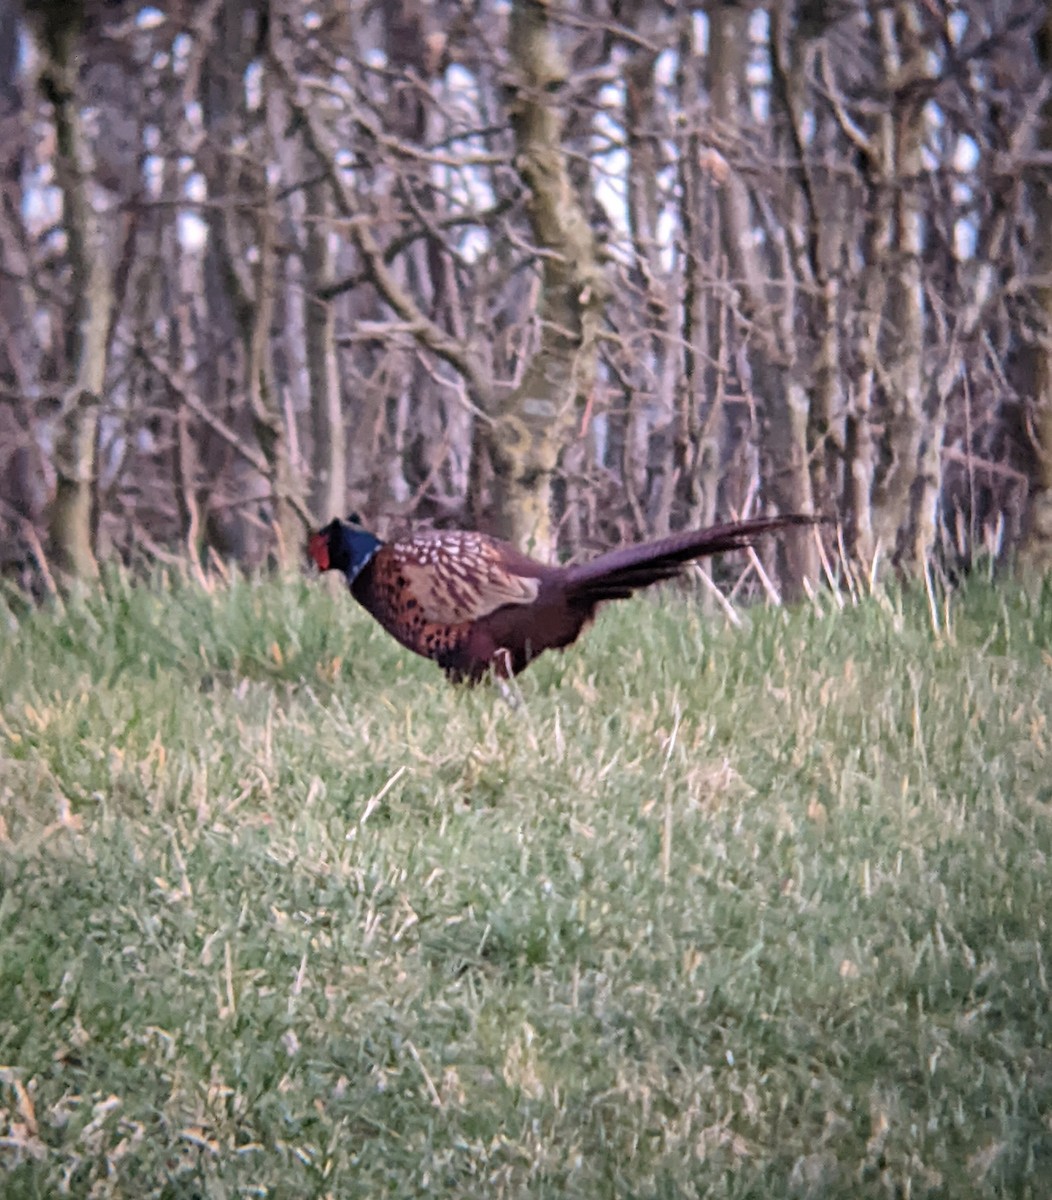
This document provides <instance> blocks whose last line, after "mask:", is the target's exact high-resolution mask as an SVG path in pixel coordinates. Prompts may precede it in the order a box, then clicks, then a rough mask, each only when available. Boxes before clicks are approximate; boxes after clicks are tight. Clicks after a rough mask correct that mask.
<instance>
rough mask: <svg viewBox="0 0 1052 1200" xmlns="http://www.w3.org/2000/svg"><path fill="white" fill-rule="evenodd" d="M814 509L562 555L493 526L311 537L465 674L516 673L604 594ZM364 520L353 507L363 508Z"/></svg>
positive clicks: (393, 619) (360, 589) (404, 634)
mask: <svg viewBox="0 0 1052 1200" xmlns="http://www.w3.org/2000/svg"><path fill="white" fill-rule="evenodd" d="M819 519H820V518H815V517H808V516H782V517H758V518H756V519H755V520H751V521H735V522H731V523H729V524H726V525H713V526H712V527H711V528H709V529H696V530H691V531H689V532H685V533H676V534H673V535H672V536H671V537H667V538H662V539H661V540H660V541H656V542H644V543H641V544H639V545H635V546H625V547H623V548H622V549H620V550H612V551H610V553H608V554H602V555H600V556H599V557H598V558H595V559H592V561H591V562H586V563H580V564H578V565H576V566H568V567H552V566H546V565H545V564H544V563H540V562H536V561H534V560H533V559H532V558H528V557H527V556H526V555H525V554H521V553H520V552H519V551H518V550H516V549H515V548H514V547H513V546H510V545H509V544H508V543H507V542H502V541H498V540H497V539H496V538H491V537H487V536H486V535H485V534H482V533H463V532H436V533H431V532H428V533H414V534H412V535H411V536H410V537H407V538H403V539H401V540H399V541H396V542H383V541H381V540H380V539H379V538H378V537H377V536H376V535H375V534H372V533H369V532H368V531H367V530H365V529H363V528H362V527H361V526H360V525H358V524H357V523H356V522H354V523H349V522H346V521H332V522H330V523H329V524H328V525H326V526H325V528H324V529H321V530H319V531H318V532H317V533H315V534H314V535H313V536H312V537H311V539H310V542H309V544H308V550H309V553H310V556H311V557H312V558H313V559H314V561H315V563H317V565H318V567H319V568H320V569H321V570H322V571H342V572H343V573H344V575H345V576H346V577H347V583H348V585H349V587H350V589H351V595H352V596H354V598H355V599H356V600H357V601H358V603H359V604H361V605H362V607H363V608H365V609H366V610H367V611H368V612H369V613H371V614H372V616H374V617H375V618H376V620H377V621H379V622H380V624H381V625H382V626H383V627H384V629H386V630H387V632H388V633H390V634H391V635H392V636H394V637H395V638H397V639H398V641H400V642H401V643H402V645H403V646H405V647H406V648H407V649H409V650H412V651H414V652H415V653H416V654H421V655H423V657H424V658H430V659H432V660H433V661H435V662H436V663H438V665H439V666H440V667H442V669H443V670H444V671H445V672H446V674H447V675H448V676H449V678H450V679H451V680H453V681H454V682H463V681H467V682H470V683H477V682H478V681H479V680H480V679H482V678H483V676H485V675H486V674H487V673H488V672H489V671H493V672H494V674H495V675H497V676H498V677H500V678H509V677H510V676H512V675H517V674H518V673H519V672H520V671H522V670H523V669H524V668H525V667H527V666H528V665H529V664H530V663H531V662H532V661H533V660H534V659H535V658H536V657H537V656H538V655H539V654H543V653H544V651H545V650H554V649H558V648H561V647H563V646H569V645H570V643H571V642H573V641H575V640H576V638H577V636H578V634H580V632H581V630H582V629H583V628H584V627H585V625H587V624H588V622H589V621H590V620H591V619H592V617H593V616H594V615H595V610H596V607H597V606H598V605H599V604H601V603H602V602H603V601H604V600H623V599H625V598H626V597H628V596H631V595H632V593H633V592H634V591H636V590H637V589H638V588H644V587H648V586H649V585H650V584H652V583H657V582H658V581H659V580H662V579H671V578H672V577H673V576H675V575H678V574H679V573H680V572H681V571H682V569H683V567H684V565H685V564H686V563H688V562H690V561H691V560H692V559H696V558H703V557H705V556H706V555H709V554H719V553H720V552H721V551H724V550H740V549H743V548H744V547H746V546H750V545H752V543H753V542H755V541H756V539H757V538H759V537H760V536H761V535H763V534H765V533H771V532H774V531H776V530H779V529H786V528H788V527H789V526H792V525H811V524H814V523H815V522H816V520H819ZM352 522H353V518H352Z"/></svg>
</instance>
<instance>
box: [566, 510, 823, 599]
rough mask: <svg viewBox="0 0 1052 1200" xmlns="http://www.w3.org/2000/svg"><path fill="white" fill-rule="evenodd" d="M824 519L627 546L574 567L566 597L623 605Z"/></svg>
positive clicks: (744, 525)
mask: <svg viewBox="0 0 1052 1200" xmlns="http://www.w3.org/2000/svg"><path fill="white" fill-rule="evenodd" d="M821 519H822V518H820V517H810V516H803V515H800V514H794V515H791V516H782V517H757V518H755V519H754V520H751V521H732V522H728V523H727V524H725V525H712V526H710V527H709V528H708V529H694V530H690V531H688V532H684V533H676V534H673V535H672V536H671V537H667V538H662V539H661V540H660V541H657V542H644V543H642V544H641V545H638V546H625V547H624V548H623V549H621V550H612V551H611V552H610V553H609V554H602V555H600V556H599V558H594V559H592V560H591V562H586V563H581V564H580V565H579V566H574V567H570V568H569V570H568V572H567V575H566V580H565V583H566V590H567V595H568V597H570V598H572V599H574V600H576V601H578V602H582V603H586V604H590V603H598V602H599V601H601V600H623V599H625V598H626V597H628V596H631V595H632V593H633V592H634V591H636V590H638V589H639V588H644V587H648V586H649V585H650V584H652V583H658V582H659V581H660V580H662V579H671V578H672V577H673V576H675V575H678V574H680V572H681V571H682V569H683V566H684V564H685V563H688V562H691V561H693V560H694V559H696V558H706V557H707V556H708V555H710V554H721V553H722V552H723V551H725V550H743V549H745V547H747V546H751V545H752V544H753V542H755V541H756V540H757V539H758V538H760V537H762V536H763V535H764V534H766V533H772V532H774V531H775V530H779V529H787V528H789V527H791V526H800V525H814V524H816V523H817V522H818V521H820V520H821Z"/></svg>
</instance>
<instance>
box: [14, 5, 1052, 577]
mask: <svg viewBox="0 0 1052 1200" xmlns="http://www.w3.org/2000/svg"><path fill="white" fill-rule="evenodd" d="M1050 89H1052V8H1050V7H1049V6H1048V5H1046V4H1042V3H1037V2H1036V0H959V2H951V0H796V2H793V0H785V2H782V3H778V2H774V3H767V4H764V3H716V2H709V3H704V4H702V3H696V2H690V0H569V2H566V3H559V2H556V0H512V2H510V3H509V2H507V0H504V2H499V0H430V2H429V0H387V2H383V3H381V2H377V0H339V2H330V0H314V2H310V3H304V2H302V0H275V2H273V3H265V2H263V0H202V2H196V0H195V2H193V3H190V2H182V3H180V2H178V0H173V2H172V3H157V4H148V5H144V4H142V3H123V2H120V0H36V2H33V3H18V2H17V0H0V566H2V569H3V571H4V572H5V573H6V574H8V575H14V576H15V577H17V578H18V579H20V580H21V581H23V582H24V583H26V584H28V585H30V586H32V587H33V588H34V589H35V590H38V591H47V590H52V589H58V588H60V587H61V586H62V584H63V581H64V580H66V579H69V578H71V577H73V578H77V577H79V578H84V579H90V578H92V577H94V576H95V575H96V574H97V573H98V572H99V570H100V566H102V565H104V564H106V563H107V562H109V561H113V560H119V561H123V562H125V563H131V564H133V565H142V564H148V563H150V562H156V561H160V562H170V561H177V562H181V563H188V564H189V565H190V567H191V569H192V570H193V571H194V572H196V573H199V574H200V573H202V572H205V571H207V570H208V569H209V566H210V564H212V563H215V562H226V561H234V562H237V563H239V564H243V565H244V566H246V567H253V566H257V565H261V564H267V563H277V564H279V565H280V564H286V565H295V564H297V563H298V562H300V561H301V559H302V554H303V544H304V541H305V537H306V534H307V531H308V529H309V528H310V527H311V526H312V525H315V524H318V523H321V522H324V521H326V520H328V519H329V518H331V517H332V516H334V515H344V514H346V513H347V512H348V511H350V510H352V509H354V510H357V511H359V512H361V513H363V514H365V515H366V518H367V519H368V520H369V521H370V523H371V524H372V525H373V527H375V528H377V529H379V530H380V532H387V531H389V530H392V529H398V528H402V527H406V526H408V525H417V524H419V525H424V526H427V525H431V526H435V527H444V526H458V527H471V528H479V529H483V530H486V531H488V532H491V533H495V534H498V535H501V536H504V537H506V538H508V539H509V540H511V541H513V542H514V543H516V544H518V545H520V546H522V547H524V548H527V549H531V550H532V551H533V552H534V553H535V554H536V555H538V556H540V557H543V558H554V557H569V556H573V555H575V554H578V553H584V552H591V551H595V550H597V549H601V548H605V547H607V546H609V545H612V544H616V543H618V542H620V541H623V540H628V539H639V538H644V537H649V536H660V535H662V534H664V533H666V532H668V531H670V530H675V529H679V528H683V527H687V526H691V525H702V524H705V523H709V522H712V521H714V520H719V519H730V518H734V517H738V516H747V515H752V514H756V513H761V512H789V511H796V512H805V513H809V512H821V513H824V514H827V515H830V516H832V517H835V518H836V520H837V525H836V526H835V532H834V531H833V529H832V528H831V529H830V532H829V534H828V537H827V539H826V546H825V547H824V548H823V547H822V546H820V545H819V544H818V543H817V541H816V539H815V538H814V537H813V535H811V534H806V535H804V534H799V535H795V534H794V535H792V536H788V537H787V538H786V539H784V544H783V545H782V546H781V548H780V551H779V554H780V559H779V561H778V562H777V563H775V564H772V571H773V572H774V573H775V577H776V578H777V580H778V581H779V583H780V585H781V587H782V588H783V589H784V591H785V593H786V594H787V595H792V594H794V593H796V594H798V593H799V592H800V591H801V590H803V589H806V588H807V586H808V584H809V581H811V580H814V579H817V578H820V577H821V575H822V572H823V565H822V563H821V561H820V560H821V559H822V558H823V556H825V554H826V550H828V551H829V555H828V557H829V558H830V559H831V560H832V561H834V563H840V564H844V565H846V567H847V569H851V568H852V567H854V568H856V569H857V570H858V571H859V572H861V573H862V574H863V575H864V576H866V577H868V578H872V577H874V576H875V575H877V574H879V573H881V572H883V571H886V570H888V571H890V570H897V571H898V572H900V573H902V574H905V575H907V576H908V575H910V574H913V573H918V572H921V573H923V572H924V571H926V570H928V569H929V568H936V569H940V570H945V571H947V572H948V573H950V574H955V573H957V572H960V571H966V570H968V569H969V567H970V566H971V565H972V564H973V563H974V562H975V560H976V559H977V558H978V557H993V558H994V559H998V560H1002V559H1003V560H1012V561H1022V562H1023V563H1025V564H1028V565H1032V566H1036V567H1039V568H1040V567H1043V566H1044V565H1046V564H1047V563H1048V561H1049V559H1050V557H1052V359H1050V353H1052V347H1050V341H1049V323H1050V319H1052V274H1050V271H1052V195H1050V192H1049V187H1048V180H1049V163H1050V157H1049V156H1050V153H1052V90H1050Z"/></svg>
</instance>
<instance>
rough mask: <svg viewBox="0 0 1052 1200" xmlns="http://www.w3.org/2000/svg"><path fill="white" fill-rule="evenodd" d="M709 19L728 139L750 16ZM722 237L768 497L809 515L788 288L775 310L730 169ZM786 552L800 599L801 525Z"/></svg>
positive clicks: (804, 538) (806, 538) (716, 92)
mask: <svg viewBox="0 0 1052 1200" xmlns="http://www.w3.org/2000/svg"><path fill="white" fill-rule="evenodd" d="M710 20H711V34H710V38H711V42H710V44H711V59H712V85H711V91H712V103H713V113H714V115H715V117H716V119H717V121H718V122H719V123H720V126H721V128H722V129H723V130H724V131H725V136H726V137H727V138H728V141H729V142H732V143H733V142H734V141H735V140H736V139H737V137H738V135H739V132H740V127H741V120H742V113H743V109H744V104H743V98H742V94H741V92H742V86H743V83H744V80H745V77H746V63H747V55H748V47H749V20H750V13H749V11H748V10H747V9H745V8H739V7H737V6H735V7H733V8H728V7H720V8H718V9H716V10H714V11H713V12H712V14H711V17H710ZM719 200H720V203H719V211H720V227H721V238H722V243H723V247H724V252H725V253H726V255H727V260H728V262H729V263H730V266H731V273H732V276H734V277H735V278H736V279H737V281H738V290H739V295H740V297H741V306H742V309H743V313H744V315H745V317H746V318H747V319H748V320H750V321H751V322H752V323H753V326H754V329H755V342H754V346H755V350H754V352H753V354H752V356H751V358H752V361H753V362H754V364H755V366H754V373H755V376H756V379H757V385H756V389H755V390H756V392H757V394H758V397H759V408H760V413H761V420H762V435H761V447H760V453H761V463H762V470H761V474H762V482H763V485H764V490H765V492H766V495H767V496H768V497H769V498H770V499H771V500H772V501H773V502H774V504H775V506H776V507H777V509H778V511H780V512H798V513H809V512H812V511H813V508H814V505H813V500H812V496H811V477H810V470H809V455H808V445H807V432H808V414H809V399H808V394H807V389H806V388H805V387H804V386H803V384H802V383H801V382H800V381H799V380H797V379H796V378H794V376H795V374H796V371H797V358H798V354H797V347H796V339H795V334H794V331H793V320H794V316H795V312H794V304H795V297H794V291H795V289H794V287H793V281H792V279H791V278H790V276H789V274H788V268H785V269H784V270H783V275H782V278H781V279H780V280H779V282H780V283H781V284H782V285H783V286H782V287H781V288H780V289H779V290H780V292H781V296H780V297H779V299H778V301H777V304H778V305H779V307H778V308H775V307H774V305H773V304H772V301H771V299H770V298H769V296H768V294H767V287H768V282H769V278H768V276H767V275H766V274H765V268H764V266H763V264H762V263H761V260H760V256H759V254H758V253H757V251H756V243H755V237H754V228H753V214H752V201H751V198H750V195H749V191H748V189H747V187H746V185H745V182H744V180H743V179H742V177H741V176H740V175H739V173H738V172H737V171H735V170H731V171H729V172H728V175H727V179H726V180H725V182H724V183H723V186H722V187H721V188H720V192H719ZM780 541H781V546H782V553H783V556H784V561H783V568H784V569H783V571H782V577H783V580H784V590H785V593H786V596H787V597H788V598H789V599H793V598H796V597H798V596H800V595H801V594H802V593H803V591H804V581H805V580H806V579H808V578H813V577H814V576H815V574H816V572H817V562H816V555H815V550H814V544H813V541H812V538H811V535H810V533H809V532H808V531H807V530H799V531H797V530H790V531H788V532H787V533H786V536H785V537H784V538H783V539H780Z"/></svg>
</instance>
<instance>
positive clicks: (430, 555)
mask: <svg viewBox="0 0 1052 1200" xmlns="http://www.w3.org/2000/svg"><path fill="white" fill-rule="evenodd" d="M390 548H391V550H392V551H393V560H394V565H395V566H396V567H397V572H398V574H399V575H401V576H402V577H403V578H404V579H405V592H406V595H407V596H411V597H412V598H413V599H414V600H415V601H416V603H417V604H418V605H419V607H420V611H421V613H422V614H423V616H424V618H425V620H428V621H434V622H436V623H438V624H442V625H460V624H463V623H464V622H466V621H477V620H478V619H479V618H480V617H485V616H487V615H488V614H489V613H491V612H494V611H495V610H496V609H498V608H503V607H504V606H505V605H507V604H522V605H525V604H532V603H533V602H534V600H536V599H537V593H538V591H539V589H540V579H539V578H536V577H533V576H531V575H522V574H519V572H518V570H516V568H519V569H520V570H521V569H522V568H523V567H525V568H526V569H527V570H528V569H529V565H530V564H529V560H528V559H525V558H523V557H522V556H521V555H518V554H516V553H515V551H513V550H512V548H511V547H510V546H505V545H504V544H503V543H501V542H498V541H494V540H493V539H492V538H487V537H485V536H484V535H483V534H477V533H456V532H449V533H445V532H443V533H435V534H428V535H420V536H417V537H414V538H412V539H410V540H408V541H404V542H395V543H393V544H392V545H391V547H390Z"/></svg>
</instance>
